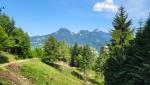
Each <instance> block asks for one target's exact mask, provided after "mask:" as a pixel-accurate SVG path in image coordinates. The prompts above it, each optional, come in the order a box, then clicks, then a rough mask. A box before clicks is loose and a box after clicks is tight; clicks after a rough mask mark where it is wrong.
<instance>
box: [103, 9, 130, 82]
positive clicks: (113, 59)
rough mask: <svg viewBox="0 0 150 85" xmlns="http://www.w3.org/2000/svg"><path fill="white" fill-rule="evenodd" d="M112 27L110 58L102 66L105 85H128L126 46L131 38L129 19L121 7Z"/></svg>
mask: <svg viewBox="0 0 150 85" xmlns="http://www.w3.org/2000/svg"><path fill="white" fill-rule="evenodd" d="M113 26H114V29H113V30H112V31H111V36H112V44H111V46H110V58H109V59H108V60H107V61H106V63H105V67H104V75H105V85H128V83H129V82H130V81H129V80H130V78H129V77H128V76H127V74H126V72H128V67H127V66H126V61H127V55H126V47H127V46H128V45H129V41H130V40H132V39H133V30H132V29H131V20H130V19H128V15H127V14H126V11H125V10H124V8H123V7H120V8H119V12H118V13H117V15H116V17H115V18H114V20H113Z"/></svg>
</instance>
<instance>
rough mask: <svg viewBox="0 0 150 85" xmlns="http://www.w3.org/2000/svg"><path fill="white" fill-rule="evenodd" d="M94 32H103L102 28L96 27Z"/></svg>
mask: <svg viewBox="0 0 150 85" xmlns="http://www.w3.org/2000/svg"><path fill="white" fill-rule="evenodd" d="M93 32H101V30H100V29H98V28H97V29H94V30H93Z"/></svg>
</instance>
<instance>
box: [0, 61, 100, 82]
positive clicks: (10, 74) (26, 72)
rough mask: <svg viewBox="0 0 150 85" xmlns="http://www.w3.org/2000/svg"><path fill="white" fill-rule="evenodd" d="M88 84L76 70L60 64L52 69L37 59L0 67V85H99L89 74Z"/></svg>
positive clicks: (92, 75) (92, 74)
mask: <svg viewBox="0 0 150 85" xmlns="http://www.w3.org/2000/svg"><path fill="white" fill-rule="evenodd" d="M90 74H91V75H90V76H89V78H88V80H89V82H84V81H83V80H82V73H81V72H80V71H78V70H77V69H76V68H73V67H69V66H67V65H66V64H61V65H60V67H59V68H56V67H55V68H54V67H51V66H49V65H46V64H44V63H42V62H41V61H40V60H39V59H27V60H24V61H21V62H20V61H16V62H13V63H10V64H8V65H6V66H2V67H0V84H1V85H86V84H91V83H92V85H97V84H98V85H100V83H99V82H98V81H96V80H94V73H93V72H90Z"/></svg>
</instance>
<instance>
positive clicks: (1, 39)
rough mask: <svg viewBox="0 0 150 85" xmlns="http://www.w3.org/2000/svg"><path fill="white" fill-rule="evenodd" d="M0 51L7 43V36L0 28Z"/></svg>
mask: <svg viewBox="0 0 150 85" xmlns="http://www.w3.org/2000/svg"><path fill="white" fill-rule="evenodd" d="M0 34H1V36H0V51H1V50H3V49H4V48H5V45H6V42H7V41H8V35H7V33H6V32H5V31H4V29H3V28H2V27H1V26H0Z"/></svg>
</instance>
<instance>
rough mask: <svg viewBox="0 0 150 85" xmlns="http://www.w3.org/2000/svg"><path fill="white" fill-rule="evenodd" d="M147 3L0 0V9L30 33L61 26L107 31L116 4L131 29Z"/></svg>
mask: <svg viewBox="0 0 150 85" xmlns="http://www.w3.org/2000/svg"><path fill="white" fill-rule="evenodd" d="M149 4H150V0H0V6H5V10H4V12H5V13H6V14H8V15H9V16H11V17H12V18H14V20H15V21H16V26H18V27H21V28H23V29H24V30H25V31H26V32H28V33H29V35H30V36H34V35H45V34H49V33H52V32H55V31H57V30H58V29H59V28H61V27H65V28H68V29H69V30H71V31H73V32H78V31H79V30H89V31H92V30H94V29H96V28H98V29H100V30H102V31H106V32H108V31H109V30H110V29H111V28H112V19H113V18H114V16H115V14H116V11H117V9H118V7H119V6H120V5H123V6H124V7H125V8H126V11H127V12H128V14H129V17H130V18H131V19H132V22H133V25H132V27H133V28H134V27H136V26H138V24H137V23H138V21H139V19H140V18H142V19H143V20H145V18H146V17H147V16H148V13H149V12H150V5H149Z"/></svg>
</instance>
